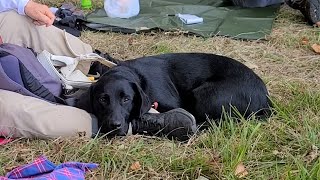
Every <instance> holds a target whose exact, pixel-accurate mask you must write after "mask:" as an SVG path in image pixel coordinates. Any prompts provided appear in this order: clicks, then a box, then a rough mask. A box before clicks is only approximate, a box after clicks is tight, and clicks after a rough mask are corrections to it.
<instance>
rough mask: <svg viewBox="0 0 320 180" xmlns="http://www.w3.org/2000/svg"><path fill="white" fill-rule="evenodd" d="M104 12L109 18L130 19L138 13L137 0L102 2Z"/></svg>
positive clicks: (108, 0) (106, 0)
mask: <svg viewBox="0 0 320 180" xmlns="http://www.w3.org/2000/svg"><path fill="white" fill-rule="evenodd" d="M104 10H105V11H106V13H107V15H108V16H109V17H111V18H130V17H133V16H136V15H138V14H139V12H140V3H139V0H104Z"/></svg>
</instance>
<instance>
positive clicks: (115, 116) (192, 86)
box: [77, 53, 271, 135]
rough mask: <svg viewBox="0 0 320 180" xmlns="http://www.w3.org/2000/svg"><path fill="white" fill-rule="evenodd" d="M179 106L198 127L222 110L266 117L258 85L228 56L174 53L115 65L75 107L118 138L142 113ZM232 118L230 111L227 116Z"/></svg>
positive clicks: (264, 96)
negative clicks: (93, 115) (190, 114)
mask: <svg viewBox="0 0 320 180" xmlns="http://www.w3.org/2000/svg"><path fill="white" fill-rule="evenodd" d="M153 102H158V104H159V106H158V109H157V110H158V111H160V112H166V111H169V110H171V109H174V108H178V107H181V108H184V109H186V110H187V111H189V112H190V113H192V114H193V115H194V116H195V118H196V121H197V122H198V123H200V122H204V121H206V120H207V119H208V118H209V119H220V118H221V115H222V112H223V109H224V110H225V112H227V113H230V112H231V109H234V108H236V109H237V111H238V112H239V113H240V114H242V115H243V116H245V117H248V116H249V115H251V114H252V113H256V115H257V116H263V115H269V114H270V106H271V103H270V101H269V99H268V91H267V88H266V86H265V84H264V83H263V81H262V80H261V79H260V78H259V77H258V76H257V75H256V74H255V73H254V72H253V71H252V70H251V69H249V68H248V67H246V66H245V65H243V64H241V63H240V62H238V61H236V60H233V59H231V58H228V57H224V56H218V55H214V54H204V53H176V54H164V55H158V56H150V57H142V58H138V59H134V60H128V61H124V62H120V63H119V64H118V66H116V67H113V68H112V69H110V70H108V71H107V72H106V73H105V74H104V75H103V76H102V77H101V78H100V79H99V81H98V82H97V83H95V84H94V85H92V86H91V87H90V89H89V90H88V91H87V92H86V93H85V94H83V95H82V97H81V98H80V100H79V101H78V103H77V107H79V108H82V109H84V110H86V111H88V112H90V113H93V114H95V115H96V116H97V118H98V122H99V127H101V132H102V133H107V132H109V133H110V132H111V131H112V133H110V134H112V135H124V134H125V133H126V132H127V130H128V123H129V121H130V120H132V119H138V118H139V117H140V116H141V115H143V114H144V113H146V112H147V111H148V110H149V109H150V108H151V105H152V103H153ZM231 114H232V113H231Z"/></svg>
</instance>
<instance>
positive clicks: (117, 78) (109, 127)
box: [77, 67, 151, 136]
mask: <svg viewBox="0 0 320 180" xmlns="http://www.w3.org/2000/svg"><path fill="white" fill-rule="evenodd" d="M122 69H123V68H120V67H116V68H113V69H112V70H110V71H109V72H107V73H106V74H104V75H103V76H102V77H101V78H100V79H99V81H98V82H97V83H95V84H94V85H92V86H91V87H90V88H89V90H88V91H87V92H86V93H84V94H83V95H82V96H81V97H80V99H79V101H78V102H77V107H79V108H81V109H84V110H86V111H88V112H89V113H93V114H94V115H95V116H96V117H97V118H98V126H99V128H101V129H100V133H108V135H111V136H114V135H120V136H121V135H125V134H126V133H127V132H128V128H129V122H130V121H131V120H132V119H135V118H139V117H140V116H141V115H142V114H144V113H146V112H147V111H148V110H149V109H150V108H151V104H150V102H149V100H148V97H147V96H146V94H145V93H144V92H143V91H142V89H141V87H140V83H139V80H138V79H137V77H135V74H133V73H132V72H130V71H129V72H128V71H127V69H125V70H124V71H123V70H122Z"/></svg>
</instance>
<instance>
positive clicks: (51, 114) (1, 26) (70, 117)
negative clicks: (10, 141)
mask: <svg viewBox="0 0 320 180" xmlns="http://www.w3.org/2000/svg"><path fill="white" fill-rule="evenodd" d="M0 35H1V37H2V39H3V42H5V43H12V44H17V45H21V46H24V47H30V48H33V49H34V50H35V51H36V52H42V51H43V50H47V51H49V52H50V53H52V54H56V55H64V56H71V57H73V56H74V54H73V53H72V51H71V50H70V48H69V47H68V45H67V43H66V39H67V41H68V42H69V44H70V47H71V48H72V50H73V51H74V52H75V53H77V54H86V53H90V52H92V48H91V46H89V45H88V44H85V43H83V42H82V41H80V40H79V39H78V38H76V37H74V36H72V35H70V34H67V37H65V33H64V31H62V30H60V29H58V28H56V27H54V26H50V27H44V26H41V27H40V26H35V25H34V24H33V23H32V20H31V19H30V18H27V17H26V16H21V15H19V14H17V13H16V12H14V11H9V12H3V13H0ZM88 68H89V66H87V67H85V66H83V67H82V69H84V70H87V69H88ZM83 132H85V135H86V136H88V137H89V136H91V135H92V120H91V118H90V115H89V114H88V113H86V112H85V111H83V110H80V109H77V108H73V107H68V106H62V105H54V104H51V103H48V102H46V101H43V100H40V99H36V98H33V97H27V96H22V95H20V94H17V93H13V92H9V91H4V90H0V135H5V136H13V137H28V138H33V137H36V138H55V137H66V136H73V135H77V134H78V133H81V134H83Z"/></svg>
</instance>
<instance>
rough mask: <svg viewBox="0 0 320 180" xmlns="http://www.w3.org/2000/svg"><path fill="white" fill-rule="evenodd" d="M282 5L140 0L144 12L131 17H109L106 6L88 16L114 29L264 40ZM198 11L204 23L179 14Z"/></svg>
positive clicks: (93, 23) (94, 25)
mask: <svg viewBox="0 0 320 180" xmlns="http://www.w3.org/2000/svg"><path fill="white" fill-rule="evenodd" d="M279 6H280V5H276V6H269V7H264V8H239V7H235V6H231V4H228V3H223V2H222V1H221V0H140V9H141V10H140V13H139V15H138V16H136V17H132V18H129V19H120V18H109V17H108V16H107V14H106V13H105V11H104V9H98V10H96V11H94V12H92V13H90V14H88V15H87V20H88V21H89V22H91V23H88V24H87V26H88V27H90V28H93V29H96V30H105V31H114V32H125V33H133V32H142V31H150V30H151V29H156V28H160V29H163V30H165V31H176V30H179V31H183V32H188V33H194V34H197V35H200V36H203V37H211V36H214V35H222V36H228V37H233V38H240V39H264V38H265V36H266V35H268V34H270V32H271V29H272V24H273V21H274V19H275V17H276V14H277V12H278V10H279ZM178 13H180V14H194V15H197V16H200V17H202V18H203V19H204V21H203V23H201V24H193V25H185V24H183V23H182V21H181V20H180V19H179V18H178V17H176V16H174V15H175V14H178Z"/></svg>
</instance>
